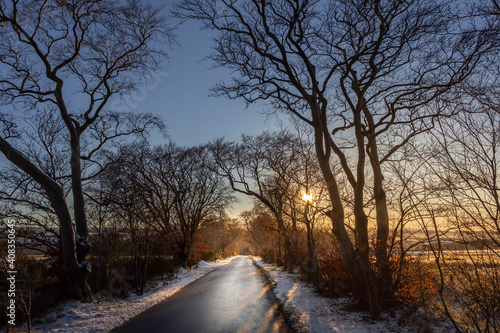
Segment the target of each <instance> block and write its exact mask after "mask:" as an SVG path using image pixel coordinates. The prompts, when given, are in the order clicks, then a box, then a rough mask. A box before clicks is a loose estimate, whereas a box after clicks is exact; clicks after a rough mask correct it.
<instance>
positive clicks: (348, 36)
mask: <svg viewBox="0 0 500 333" xmlns="http://www.w3.org/2000/svg"><path fill="white" fill-rule="evenodd" d="M451 11H452V7H451V6H448V3H447V2H435V1H428V0H419V1H411V2H381V1H376V0H373V1H364V0H363V1H362V0H359V1H343V0H339V1H308V0H297V1H289V0H280V1H272V2H271V1H256V0H253V1H252V0H248V1H225V0H221V1H202V0H185V1H183V2H182V3H181V4H180V5H179V6H178V10H177V14H178V15H179V16H180V17H182V18H190V19H197V20H201V21H202V22H203V24H204V27H205V28H207V29H212V30H216V31H218V32H219V35H218V37H217V38H216V40H215V46H214V49H215V51H214V53H213V54H211V55H210V56H209V57H210V58H211V59H212V60H213V61H214V62H215V64H216V65H217V66H224V67H227V68H230V69H233V70H234V73H235V75H234V78H233V80H231V81H230V82H227V83H222V84H219V85H217V86H216V87H215V88H214V93H215V94H216V95H224V96H228V97H229V98H242V99H244V100H245V101H247V102H248V103H253V102H256V101H258V100H266V101H269V103H270V104H271V105H272V106H273V108H274V110H277V111H284V112H286V113H287V114H290V115H293V116H294V117H296V118H298V119H300V120H302V121H303V122H305V123H307V124H309V125H310V126H311V127H312V128H313V129H314V141H315V150H316V156H317V158H318V162H319V165H320V167H321V171H322V175H323V177H324V181H325V183H326V184H327V187H328V193H329V197H330V201H331V206H332V210H331V211H330V212H329V213H328V216H329V217H330V219H331V221H332V230H333V233H334V234H335V236H336V239H337V240H338V243H339V245H340V248H341V251H342V254H343V257H344V260H345V262H346V266H347V267H348V268H349V270H350V274H351V276H352V278H353V279H354V280H355V281H356V282H357V285H358V287H359V288H358V289H360V290H363V293H362V294H360V295H358V297H359V300H360V301H361V302H362V303H364V305H365V306H366V308H367V309H368V310H369V312H370V313H371V314H373V315H375V316H377V315H378V314H379V313H380V311H381V305H382V304H383V303H384V301H385V300H389V299H391V298H392V297H393V294H392V292H391V290H392V287H391V279H392V276H391V269H390V263H389V260H388V256H387V239H388V236H389V219H388V212H387V202H386V194H385V187H384V170H383V163H384V162H385V161H387V159H388V158H389V157H390V156H391V155H392V154H393V153H394V152H395V151H397V150H398V149H400V148H401V147H403V146H404V145H405V144H406V143H407V141H408V140H409V139H411V138H412V137H415V136H416V135H418V134H419V133H422V132H425V131H427V130H428V129H430V128H432V126H433V119H435V117H437V116H439V115H440V113H442V110H440V112H438V113H435V112H433V113H430V112H429V109H427V108H425V107H424V106H425V105H426V104H427V103H428V102H429V101H432V100H436V99H438V98H440V97H441V98H442V97H443V94H444V93H445V92H447V91H449V90H450V88H451V87H453V86H454V85H455V84H457V83H459V82H461V81H462V80H463V79H464V78H465V77H466V76H467V75H468V74H469V73H470V71H471V70H472V69H473V68H474V66H475V64H476V62H477V61H478V58H479V54H481V51H483V50H484V49H486V47H487V46H488V45H487V44H488V42H489V40H488V39H487V38H483V37H484V35H482V34H481V33H478V32H470V31H464V30H465V26H466V22H465V21H457V19H456V18H457V17H459V16H457V15H453V13H452V12H451ZM395 126H398V127H400V130H399V135H398V136H396V137H394V136H391V137H389V135H388V129H390V128H393V127H395ZM384 142H387V143H389V144H388V145H382V143H384ZM333 156H334V157H335V158H336V161H337V163H338V164H340V165H341V166H342V171H343V174H344V175H343V176H344V177H345V178H346V179H347V180H348V183H349V185H350V187H351V190H352V193H353V197H354V202H353V215H354V224H355V225H354V233H353V236H354V240H353V239H352V238H351V235H350V232H349V230H348V229H347V228H346V226H345V222H346V219H345V207H344V204H343V202H342V198H341V193H340V189H339V182H338V179H337V178H338V176H336V174H335V173H334V172H333V169H332V165H331V162H332V159H333ZM367 173H370V174H371V185H369V184H368V183H367V181H368V180H370V178H367V176H366V175H367ZM366 196H368V197H369V198H370V199H371V200H373V206H374V207H375V211H374V216H373V217H374V219H373V220H374V221H375V224H376V226H375V229H376V241H375V244H374V253H375V256H376V267H375V268H374V267H372V265H371V264H370V248H371V246H370V241H369V229H370V228H369V221H370V220H371V218H372V216H369V213H368V212H366V211H365V202H366V201H367V198H366Z"/></svg>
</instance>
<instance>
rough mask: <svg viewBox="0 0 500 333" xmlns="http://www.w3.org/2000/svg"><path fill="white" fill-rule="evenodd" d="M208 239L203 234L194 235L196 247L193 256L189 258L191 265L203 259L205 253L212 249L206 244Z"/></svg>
mask: <svg viewBox="0 0 500 333" xmlns="http://www.w3.org/2000/svg"><path fill="white" fill-rule="evenodd" d="M206 241H207V239H206V238H205V236H203V235H196V236H194V249H193V254H192V255H191V258H189V260H188V264H189V265H194V264H196V263H197V262H198V261H200V260H201V259H202V257H203V256H204V255H205V253H206V252H207V251H208V250H210V247H209V246H208V245H207V244H206Z"/></svg>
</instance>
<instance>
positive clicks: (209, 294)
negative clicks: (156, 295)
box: [113, 257, 290, 333]
mask: <svg viewBox="0 0 500 333" xmlns="http://www.w3.org/2000/svg"><path fill="white" fill-rule="evenodd" d="M278 307H279V306H278V302H277V300H276V298H275V297H274V295H273V293H272V292H271V291H270V287H269V284H268V283H267V281H266V280H265V278H264V277H263V276H262V274H261V273H260V272H259V270H258V269H257V268H256V267H255V266H254V265H253V263H252V261H251V260H250V258H249V257H238V258H235V259H234V260H233V261H232V262H231V263H230V264H229V265H226V266H224V267H221V268H220V269H218V270H217V271H215V272H212V273H210V274H208V275H206V276H204V277H203V278H201V279H199V280H197V281H195V282H193V283H191V284H190V285H189V286H186V288H184V289H182V290H181V291H179V292H178V293H177V294H175V295H173V296H172V297H170V298H168V299H167V300H165V301H164V302H162V303H160V304H158V305H156V306H154V307H152V308H151V309H149V310H147V311H144V312H143V313H141V314H140V315H138V316H137V317H135V318H133V319H131V320H130V321H128V322H126V323H125V324H124V325H123V326H121V327H118V328H117V329H116V330H113V333H137V332H182V333H197V332H203V333H221V332H228V333H229V332H231V333H232V332H238V333H289V332H290V330H289V328H288V325H287V324H286V322H285V321H284V319H283V317H282V316H281V314H280V312H279V311H278Z"/></svg>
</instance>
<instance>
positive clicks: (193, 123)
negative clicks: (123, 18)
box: [0, 0, 280, 215]
mask: <svg viewBox="0 0 500 333" xmlns="http://www.w3.org/2000/svg"><path fill="white" fill-rule="evenodd" d="M164 3H165V4H167V8H166V9H165V11H166V13H167V12H168V6H169V5H170V4H171V2H170V1H167V0H164ZM154 5H155V6H157V5H158V2H154ZM200 26H201V25H200V23H199V22H195V21H188V22H185V23H184V24H182V25H181V26H179V28H178V29H177V31H176V35H177V40H178V43H179V45H178V46H175V47H174V48H173V49H172V50H169V51H168V53H169V61H168V63H166V65H165V68H164V69H163V70H162V71H159V72H156V73H151V75H149V76H147V77H146V78H145V81H144V82H143V83H142V84H140V85H139V90H138V91H137V92H136V93H133V94H130V95H128V96H123V98H122V99H119V98H118V97H115V98H114V99H112V100H111V101H110V104H109V105H108V106H109V107H110V108H114V109H115V110H116V109H118V110H124V111H132V112H138V113H139V112H152V113H154V114H156V115H159V116H161V117H162V118H163V119H164V121H165V123H166V125H167V134H168V136H169V138H170V139H171V140H173V141H174V142H176V143H177V144H179V145H183V146H192V145H199V144H203V143H207V142H209V141H211V140H214V139H216V138H219V137H225V138H226V139H228V140H239V138H240V136H241V134H243V133H245V134H250V135H257V134H259V133H261V132H262V131H264V130H279V127H280V122H279V121H278V120H277V119H276V118H275V117H270V118H268V117H267V116H266V115H264V114H263V113H262V111H263V110H264V109H265V108H266V106H265V105H264V104H260V105H251V106H250V107H248V108H247V107H246V106H245V103H244V102H243V101H242V100H230V99H228V98H224V97H219V98H216V97H209V96H208V95H209V89H210V87H212V86H213V85H214V84H215V83H217V82H219V81H221V80H224V79H229V78H230V77H231V75H230V73H229V71H228V70H227V69H222V68H217V69H209V68H211V67H212V65H213V64H212V63H211V62H210V60H203V58H204V57H206V56H207V55H208V54H209V53H210V52H211V46H212V40H211V39H210V36H211V32H210V31H206V30H200ZM70 103H71V102H70ZM163 143H166V140H165V139H164V138H163V137H161V136H160V135H154V136H153V137H152V144H153V145H155V144H163ZM0 155H1V156H0V165H5V164H6V163H8V162H7V161H6V158H5V156H3V154H0ZM243 202H247V204H245V203H243V205H236V206H235V209H234V210H233V215H234V214H237V213H239V212H240V211H241V210H242V209H243V208H245V209H248V208H250V206H249V205H248V200H243ZM243 206H244V207H243Z"/></svg>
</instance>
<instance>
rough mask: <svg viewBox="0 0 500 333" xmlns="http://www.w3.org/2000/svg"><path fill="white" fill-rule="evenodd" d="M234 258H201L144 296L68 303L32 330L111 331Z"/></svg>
mask: <svg viewBox="0 0 500 333" xmlns="http://www.w3.org/2000/svg"><path fill="white" fill-rule="evenodd" d="M232 259H234V257H232V258H228V259H224V260H217V261H215V262H209V263H207V262H205V261H200V262H199V263H198V264H197V265H195V266H193V267H192V268H191V270H186V269H183V268H181V269H178V270H177V272H176V277H175V278H174V279H172V280H166V279H165V280H158V281H156V283H154V284H153V285H149V286H148V287H147V291H145V292H144V294H143V295H141V296H139V295H136V294H133V293H131V294H130V296H129V297H127V298H124V299H119V298H110V297H106V296H100V295H95V300H94V302H92V303H80V302H78V301H69V302H65V303H63V304H60V305H59V306H57V307H55V308H53V309H51V310H49V312H48V313H47V314H45V315H43V316H42V317H41V318H38V319H35V320H33V322H32V324H33V327H32V332H43V333H45V332H72V333H80V332H81V333H83V332H85V333H88V332H94V333H97V332H108V331H109V330H111V329H113V328H115V327H117V326H120V325H122V324H123V323H124V322H125V321H127V320H128V319H130V318H132V317H134V316H136V315H138V314H139V313H141V312H143V311H145V310H146V309H148V308H150V307H152V306H153V305H155V304H157V303H159V302H161V301H163V300H165V299H166V298H168V297H170V296H172V295H173V294H175V293H176V292H178V291H179V290H180V289H182V288H183V287H184V286H186V285H188V284H190V283H191V282H193V281H194V280H197V279H199V278H200V277H202V276H204V275H205V274H207V273H209V272H211V271H213V270H214V269H216V268H218V267H220V266H223V265H226V264H228V263H229V262H230V261H231V260H232ZM25 331H26V330H25V329H23V330H22V332H25ZM14 332H15V331H14ZM20 332H21V331H20Z"/></svg>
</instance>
